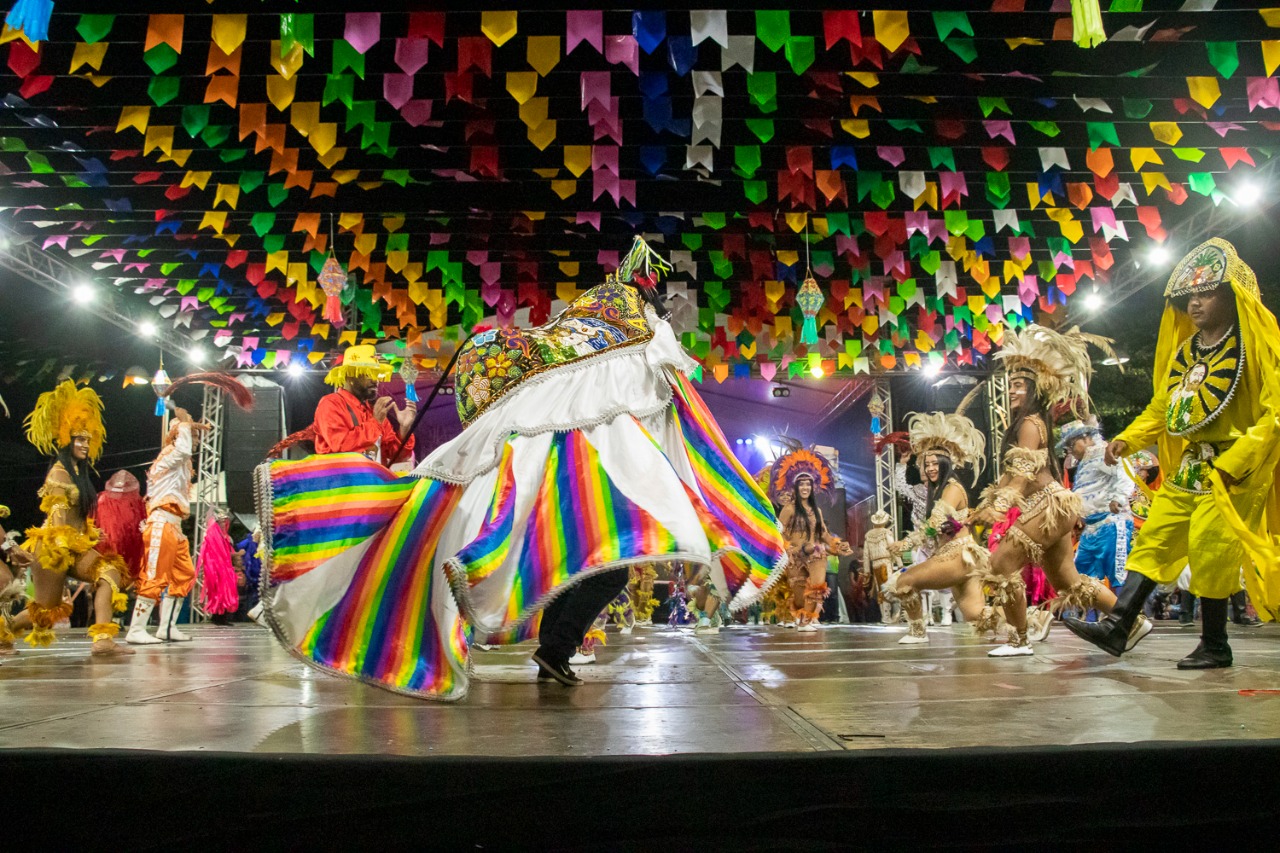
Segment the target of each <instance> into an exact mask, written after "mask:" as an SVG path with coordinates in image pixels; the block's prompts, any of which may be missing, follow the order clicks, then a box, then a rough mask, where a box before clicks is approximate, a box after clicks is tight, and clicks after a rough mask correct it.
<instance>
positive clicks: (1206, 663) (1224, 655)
mask: <svg viewBox="0 0 1280 853" xmlns="http://www.w3.org/2000/svg"><path fill="white" fill-rule="evenodd" d="M1231 663H1232V660H1231V647H1230V646H1228V645H1227V644H1226V643H1222V644H1217V643H1214V644H1209V643H1206V642H1204V641H1203V640H1201V641H1200V645H1198V646H1196V650H1195V651H1194V652H1192V653H1191V654H1189V655H1187V656H1186V657H1185V658H1183V659H1182V660H1180V661H1178V669H1223V668H1225V667H1228V666H1231Z"/></svg>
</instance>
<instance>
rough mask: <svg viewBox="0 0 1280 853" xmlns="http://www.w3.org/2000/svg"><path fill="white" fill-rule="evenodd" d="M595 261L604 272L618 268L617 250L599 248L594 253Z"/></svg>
mask: <svg viewBox="0 0 1280 853" xmlns="http://www.w3.org/2000/svg"><path fill="white" fill-rule="evenodd" d="M596 263H598V264H599V265H600V266H602V267H604V270H605V272H613V271H614V270H616V269H617V268H618V252H617V251H616V250H614V251H605V250H603V249H601V250H600V251H599V252H597V253H596Z"/></svg>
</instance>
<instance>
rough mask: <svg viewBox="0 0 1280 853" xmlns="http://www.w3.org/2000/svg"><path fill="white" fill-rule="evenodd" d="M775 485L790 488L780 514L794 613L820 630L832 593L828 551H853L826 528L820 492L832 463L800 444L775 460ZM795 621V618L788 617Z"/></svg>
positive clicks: (800, 624) (800, 625)
mask: <svg viewBox="0 0 1280 853" xmlns="http://www.w3.org/2000/svg"><path fill="white" fill-rule="evenodd" d="M772 478H773V479H772V483H773V490H774V492H776V493H779V494H780V493H783V492H790V493H791V500H790V501H788V502H785V503H784V504H783V507H782V511H781V512H780V513H779V514H778V521H779V523H780V524H781V525H782V532H783V535H784V536H786V538H787V552H788V554H790V557H791V560H790V563H789V564H788V567H787V582H788V583H789V585H790V587H791V617H792V621H793V622H794V624H795V625H796V628H797V630H799V631H803V632H806V633H809V632H813V631H817V630H818V617H819V616H820V615H821V611H822V602H823V601H825V600H826V597H827V592H828V590H827V552H828V551H831V552H832V553H834V554H840V555H847V554H852V553H853V549H852V548H850V547H849V543H848V542H845V541H844V540H843V539H841V538H840V537H838V536H834V535H832V533H831V531H830V530H829V529H828V528H827V522H826V519H824V518H823V516H822V510H821V509H819V508H818V499H817V494H818V492H819V491H820V490H821V491H824V492H825V491H829V490H830V489H831V487H832V485H833V484H834V478H833V477H832V474H831V466H830V465H829V464H827V461H826V460H825V459H823V458H822V457H821V456H819V455H818V454H816V453H814V452H813V451H810V450H805V449H803V448H799V449H796V450H793V451H791V452H790V453H788V454H786V455H785V456H782V457H780V458H779V459H778V461H777V462H775V463H774V465H773V474H772ZM784 624H786V625H787V627H790V625H791V622H788V623H784Z"/></svg>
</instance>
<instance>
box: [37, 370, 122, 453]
mask: <svg viewBox="0 0 1280 853" xmlns="http://www.w3.org/2000/svg"><path fill="white" fill-rule="evenodd" d="M24 426H25V427H26V431H27V441H29V442H31V444H32V445H33V446H34V447H35V448H36V450H39V451H40V452H41V453H44V454H47V455H49V456H56V455H58V452H59V451H60V450H62V448H64V447H66V446H67V445H69V444H70V443H71V439H72V437H73V436H77V435H83V436H87V437H88V439H89V461H90V462H97V461H98V459H100V458H101V457H102V445H103V444H104V443H106V440H107V428H106V426H104V425H103V423H102V398H101V397H99V396H98V392H96V391H94V390H93V389H92V388H77V387H76V384H75V383H74V382H72V381H71V380H70V379H65V380H63V381H62V382H60V383H58V387H56V388H54V389H53V390H52V391H46V392H44V393H43V394H41V395H40V397H39V399H37V400H36V407H35V408H34V409H32V411H31V414H29V415H27V419H26V422H25V423H24Z"/></svg>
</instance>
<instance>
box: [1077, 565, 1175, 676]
mask: <svg viewBox="0 0 1280 853" xmlns="http://www.w3.org/2000/svg"><path fill="white" fill-rule="evenodd" d="M1155 589H1156V582H1155V581H1153V580H1152V579H1151V578H1149V577H1147V576H1146V575H1140V574H1138V573H1137V572H1129V576H1128V577H1127V578H1125V581H1124V586H1122V587H1121V588H1120V592H1119V593H1118V594H1117V595H1116V606H1115V607H1114V608H1113V609H1112V611H1111V613H1110V615H1108V616H1107V618H1105V619H1102V620H1100V621H1098V622H1085V621H1084V620H1082V619H1076V618H1074V617H1071V616H1068V617H1066V618H1064V619H1063V620H1062V624H1063V625H1066V626H1067V628H1069V629H1070V630H1071V633H1073V634H1075V635H1076V636H1077V637H1079V638H1080V639H1082V640H1088V641H1089V642H1091V643H1093V644H1094V645H1095V646H1097V647H1098V648H1100V649H1102V650H1103V651H1104V652H1106V653H1107V654H1110V655H1115V656H1116V657H1120V655H1122V654H1124V653H1125V652H1127V651H1128V650H1129V649H1131V648H1133V645H1137V641H1136V640H1135V641H1134V642H1133V644H1132V645H1130V640H1129V634H1130V632H1131V631H1132V630H1133V624H1134V622H1136V621H1137V619H1138V617H1139V616H1141V615H1142V605H1143V604H1145V603H1146V601H1147V597H1148V596H1150V595H1151V593H1153V592H1155ZM1137 639H1139V640H1140V639H1142V638H1141V637H1138V638H1137Z"/></svg>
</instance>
